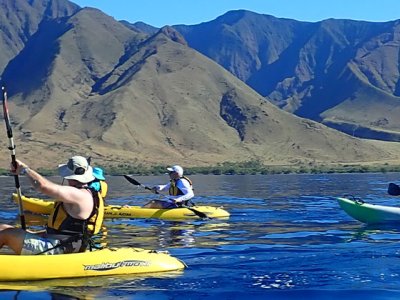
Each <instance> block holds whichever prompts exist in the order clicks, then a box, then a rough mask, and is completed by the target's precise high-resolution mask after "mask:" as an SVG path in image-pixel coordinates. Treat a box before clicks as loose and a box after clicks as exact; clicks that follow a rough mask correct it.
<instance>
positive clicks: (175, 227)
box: [0, 173, 400, 299]
mask: <svg viewBox="0 0 400 300" xmlns="http://www.w3.org/2000/svg"><path fill="white" fill-rule="evenodd" d="M399 178H400V174H394V173H392V174H338V175H334V174H330V175H266V176H258V175H246V176H192V179H193V181H194V183H195V193H196V194H197V195H199V196H198V197H197V201H196V202H197V203H198V204H206V205H214V206H224V208H225V209H227V210H228V211H229V212H230V213H231V218H230V219H229V220H221V221H218V220H214V221H190V222H169V221H161V220H129V219H115V220H106V222H105V225H106V227H107V230H108V236H107V241H108V243H109V244H110V245H112V246H117V247H118V246H127V245H130V246H139V247H142V248H151V249H162V250H168V251H169V252H170V253H171V254H172V255H173V256H176V257H178V258H180V259H182V260H183V261H185V262H186V264H187V265H188V268H187V269H186V270H184V271H183V272H179V273H170V274H162V275H157V274H156V275H152V276H148V277H132V276H122V277H117V278H107V277H103V278H100V277H97V278H86V279H78V280H69V279H66V280H53V281H45V282H40V283H32V282H24V283H22V284H24V285H25V286H26V287H25V288H24V289H25V290H28V289H32V288H33V286H36V288H39V289H41V290H42V291H38V292H32V291H20V292H16V291H0V299H7V298H8V299H32V298H35V297H36V299H83V298H87V299H93V298H94V299H115V298H118V299H204V298H207V299H245V298H249V299H250V297H251V298H252V299H338V298H340V299H361V298H362V299H399V298H400V292H399V291H400V266H399V262H400V259H399V258H400V246H399V241H400V230H399V229H400V227H399V228H370V227H367V226H365V225H363V224H361V223H358V222H357V221H355V220H352V219H351V218H350V217H349V216H347V215H346V214H345V213H344V212H343V211H342V210H341V209H340V208H339V206H338V204H337V203H336V201H335V200H334V198H333V197H336V196H342V195H344V194H353V195H355V196H359V197H362V198H364V199H365V200H367V201H368V202H371V203H375V204H384V205H393V206H397V205H399V203H400V198H399V199H397V198H393V197H389V196H388V195H387V194H386V189H387V185H388V183H389V182H396V181H397V180H398V179H399ZM136 179H138V180H139V181H141V182H142V183H145V184H148V185H151V184H155V183H162V182H164V181H165V179H166V178H165V177H137V178H136ZM0 182H1V186H2V192H3V195H4V196H3V197H2V199H1V201H2V207H3V209H2V211H1V212H0V222H7V223H16V222H18V220H17V219H16V217H15V216H16V214H17V207H16V205H15V204H13V203H11V202H10V200H9V196H8V195H9V194H11V192H12V191H13V181H12V179H11V178H0ZM22 186H23V190H24V191H25V192H26V193H31V194H32V190H30V189H28V185H27V183H25V181H22ZM109 198H110V199H111V200H109V203H113V204H126V203H128V204H129V203H130V204H135V205H137V204H142V203H144V202H146V201H147V200H149V199H151V195H150V194H148V193H146V192H145V191H143V190H141V189H138V188H137V187H134V186H132V185H130V184H129V183H127V182H126V181H125V180H124V179H123V178H121V177H112V178H110V197H109ZM1 284H3V285H4V283H1ZM22 284H20V285H22ZM6 288H7V286H6ZM8 288H10V289H12V288H15V287H13V286H9V287H8ZM60 294H62V297H63V298H61V296H60Z"/></svg>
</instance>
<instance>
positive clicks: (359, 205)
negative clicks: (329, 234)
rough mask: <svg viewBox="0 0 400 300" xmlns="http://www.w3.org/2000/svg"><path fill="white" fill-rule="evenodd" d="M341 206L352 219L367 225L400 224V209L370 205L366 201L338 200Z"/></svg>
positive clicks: (341, 198) (342, 198)
mask: <svg viewBox="0 0 400 300" xmlns="http://www.w3.org/2000/svg"><path fill="white" fill-rule="evenodd" d="M337 201H338V203H339V206H340V207H341V208H342V209H343V210H344V211H345V212H346V213H347V214H348V215H349V216H350V217H352V218H354V219H356V220H358V221H360V222H362V223H365V224H393V223H399V224H400V207H393V206H384V205H375V204H368V203H365V202H364V201H359V200H353V199H348V198H344V197H340V198H337Z"/></svg>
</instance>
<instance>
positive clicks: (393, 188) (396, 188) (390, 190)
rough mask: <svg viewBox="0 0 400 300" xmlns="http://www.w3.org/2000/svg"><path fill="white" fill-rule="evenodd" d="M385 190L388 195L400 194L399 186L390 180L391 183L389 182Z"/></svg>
mask: <svg viewBox="0 0 400 300" xmlns="http://www.w3.org/2000/svg"><path fill="white" fill-rule="evenodd" d="M387 192H388V194H389V195H392V196H399V195H400V186H398V185H397V184H395V183H392V182H391V183H389V186H388V191H387Z"/></svg>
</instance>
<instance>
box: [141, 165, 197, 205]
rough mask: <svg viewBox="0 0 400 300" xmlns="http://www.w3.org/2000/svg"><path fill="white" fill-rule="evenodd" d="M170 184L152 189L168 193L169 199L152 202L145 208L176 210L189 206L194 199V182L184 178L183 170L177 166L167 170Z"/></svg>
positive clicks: (156, 191) (155, 191)
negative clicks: (176, 208)
mask: <svg viewBox="0 0 400 300" xmlns="http://www.w3.org/2000/svg"><path fill="white" fill-rule="evenodd" d="M167 170H168V174H169V178H170V182H168V183H167V184H165V185H157V186H155V187H153V188H152V190H153V192H154V193H156V194H158V193H159V192H163V191H168V194H169V196H168V198H165V199H160V200H152V201H150V202H149V203H147V204H146V205H144V206H143V207H146V208H175V207H181V206H182V205H185V206H188V204H189V200H190V199H192V198H193V197H194V193H193V185H192V181H191V180H190V179H189V178H188V177H186V176H183V168H182V167H181V166H178V165H175V166H172V167H170V168H167Z"/></svg>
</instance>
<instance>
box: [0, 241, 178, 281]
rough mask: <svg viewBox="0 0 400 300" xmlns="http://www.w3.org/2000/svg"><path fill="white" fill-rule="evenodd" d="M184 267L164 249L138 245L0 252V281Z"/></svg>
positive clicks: (166, 269) (156, 270)
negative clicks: (38, 252)
mask: <svg viewBox="0 0 400 300" xmlns="http://www.w3.org/2000/svg"><path fill="white" fill-rule="evenodd" d="M184 268H185V265H184V264H183V263H182V262H181V261H180V260H178V259H177V258H174V257H172V256H170V255H169V254H168V253H164V252H157V251H154V250H144V249H140V248H119V249H110V248H109V249H102V250H96V251H92V252H90V251H87V252H83V253H73V254H58V255H8V254H5V255H0V281H20V280H43V279H56V278H75V277H88V276H103V275H123V274H145V273H155V272H168V271H177V270H182V269H184Z"/></svg>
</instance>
